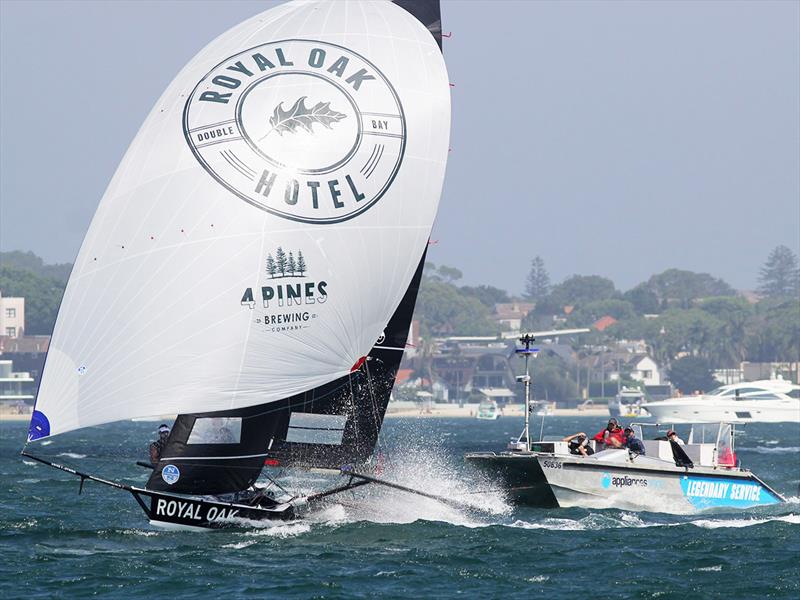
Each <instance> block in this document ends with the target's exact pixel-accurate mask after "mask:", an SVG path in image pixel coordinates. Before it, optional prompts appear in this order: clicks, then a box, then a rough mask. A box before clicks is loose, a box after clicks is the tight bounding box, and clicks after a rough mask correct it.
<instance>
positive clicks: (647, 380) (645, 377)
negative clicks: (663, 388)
mask: <svg viewBox="0 0 800 600" xmlns="http://www.w3.org/2000/svg"><path fill="white" fill-rule="evenodd" d="M628 364H629V365H630V367H631V379H635V380H636V381H641V382H642V383H644V384H645V385H661V371H660V370H659V368H658V365H657V364H656V361H654V360H653V359H652V358H650V357H649V356H647V355H636V356H635V357H634V359H633V360H632V361H630V362H629V363H628Z"/></svg>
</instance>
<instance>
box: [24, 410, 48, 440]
mask: <svg viewBox="0 0 800 600" xmlns="http://www.w3.org/2000/svg"><path fill="white" fill-rule="evenodd" d="M48 435H50V421H49V420H48V419H47V417H46V416H45V414H44V413H43V412H41V411H38V410H34V411H33V414H32V415H31V425H30V428H29V429H28V441H29V442H32V441H33V440H38V439H39V438H44V437H47V436H48Z"/></svg>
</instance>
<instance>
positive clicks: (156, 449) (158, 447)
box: [150, 423, 169, 466]
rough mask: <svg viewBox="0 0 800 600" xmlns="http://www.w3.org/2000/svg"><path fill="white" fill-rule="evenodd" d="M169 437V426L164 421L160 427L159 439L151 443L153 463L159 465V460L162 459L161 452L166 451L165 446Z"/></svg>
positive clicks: (151, 459) (151, 460)
mask: <svg viewBox="0 0 800 600" xmlns="http://www.w3.org/2000/svg"><path fill="white" fill-rule="evenodd" d="M168 437H169V427H167V425H165V424H163V423H162V424H161V425H160V426H159V427H158V439H157V440H156V441H155V442H153V443H151V444H150V463H151V464H152V465H154V466H155V465H157V464H158V461H159V460H161V453H162V452H163V451H164V448H165V447H166V445H167V438H168Z"/></svg>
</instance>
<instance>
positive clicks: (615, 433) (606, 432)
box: [592, 418, 625, 448]
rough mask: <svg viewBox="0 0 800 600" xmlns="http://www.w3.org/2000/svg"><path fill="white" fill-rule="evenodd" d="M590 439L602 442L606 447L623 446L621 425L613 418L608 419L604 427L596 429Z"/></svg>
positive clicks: (623, 436) (623, 437)
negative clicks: (595, 432)
mask: <svg viewBox="0 0 800 600" xmlns="http://www.w3.org/2000/svg"><path fill="white" fill-rule="evenodd" d="M592 439H594V441H595V442H599V443H601V444H604V445H605V447H606V448H624V447H625V433H624V432H623V431H622V427H620V426H619V422H618V421H617V420H616V419H614V418H611V419H609V420H608V425H606V428H605V429H602V430H600V431H598V432H597V434H596V435H595V436H594V438H592Z"/></svg>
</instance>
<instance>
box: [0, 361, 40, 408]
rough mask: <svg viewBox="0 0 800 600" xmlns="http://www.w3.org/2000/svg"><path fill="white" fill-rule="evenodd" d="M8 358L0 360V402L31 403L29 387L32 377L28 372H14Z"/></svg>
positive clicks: (31, 395) (31, 397)
mask: <svg viewBox="0 0 800 600" xmlns="http://www.w3.org/2000/svg"><path fill="white" fill-rule="evenodd" d="M12 369H13V366H12V363H11V361H10V360H0V403H3V402H5V403H8V402H11V403H14V404H17V403H22V402H28V403H30V404H33V394H32V393H31V390H30V387H31V386H32V385H33V378H32V377H31V376H30V374H29V373H15V372H14V371H13V370H12Z"/></svg>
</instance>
